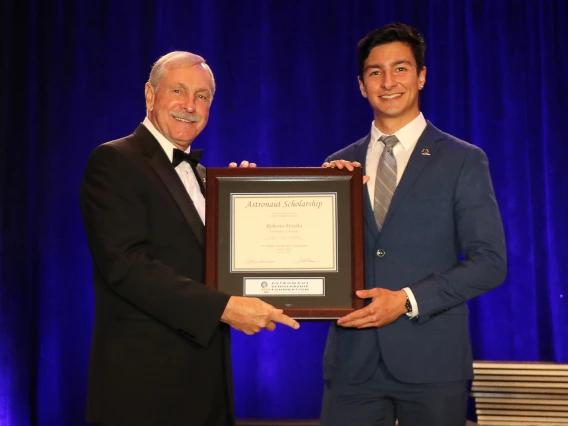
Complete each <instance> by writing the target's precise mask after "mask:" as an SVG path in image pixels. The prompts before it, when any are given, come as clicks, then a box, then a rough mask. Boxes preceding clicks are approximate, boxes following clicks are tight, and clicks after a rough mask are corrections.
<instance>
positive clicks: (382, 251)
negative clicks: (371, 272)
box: [377, 249, 387, 257]
mask: <svg viewBox="0 0 568 426" xmlns="http://www.w3.org/2000/svg"><path fill="white" fill-rule="evenodd" d="M385 254H387V252H386V251H384V250H383V249H378V250H377V256H379V257H383V256H384V255H385Z"/></svg>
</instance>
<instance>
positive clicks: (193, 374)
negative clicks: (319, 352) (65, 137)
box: [80, 52, 299, 426]
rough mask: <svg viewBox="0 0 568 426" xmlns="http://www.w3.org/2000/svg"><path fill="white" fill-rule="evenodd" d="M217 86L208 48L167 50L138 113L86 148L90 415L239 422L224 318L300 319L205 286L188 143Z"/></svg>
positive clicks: (155, 421)
mask: <svg viewBox="0 0 568 426" xmlns="http://www.w3.org/2000/svg"><path fill="white" fill-rule="evenodd" d="M214 92H215V81H214V78H213V74H212V72H211V69H210V68H209V66H208V65H207V64H206V63H205V61H204V60H203V58H201V57H200V56H197V55H194V54H192V53H189V52H172V53H169V54H167V55H165V56H163V57H162V58H160V59H159V60H158V61H157V62H156V64H155V65H154V67H153V68H152V71H151V73H150V79H149V81H148V83H146V87H145V97H146V109H147V117H146V119H145V120H144V122H143V123H142V124H141V125H140V126H138V128H137V129H136V130H135V131H134V133H133V134H132V135H129V136H127V137H124V138H122V139H118V140H115V141H112V142H108V143H105V144H103V145H101V146H99V147H98V148H97V149H95V151H94V152H93V153H92V155H91V157H90V158H89V161H88V164H87V168H86V171H85V176H84V180H83V184H82V187H81V193H80V200H81V210H82V214H83V219H84V223H85V229H86V232H87V238H88V242H89V248H90V250H91V254H92V258H93V272H94V287H95V325H94V329H93V340H92V348H91V361H90V371H89V389H88V404H87V421H89V422H94V423H100V424H102V425H106V426H114V425H117V426H118V425H120V426H128V425H132V426H134V425H136V426H145V425H148V426H150V425H152V426H158V425H159V426H166V425H167V426H177V425H179V426H182V425H183V426H189V425H195V426H197V425H207V426H217V425H219V426H221V425H223V426H225V425H231V424H234V414H233V403H232V380H231V366H230V341H229V326H232V327H234V328H236V329H238V330H242V331H243V332H245V333H247V334H253V333H256V332H258V331H260V330H261V329H263V328H266V329H268V330H273V329H274V327H275V323H276V322H280V323H283V324H286V325H288V326H290V327H293V328H298V327H299V325H298V323H297V322H296V321H294V320H292V319H291V318H289V317H287V316H285V315H283V314H282V311H281V310H278V309H275V308H274V307H272V306H270V305H268V304H266V303H264V302H262V301H261V300H259V299H254V298H243V297H234V296H233V297H230V296H228V295H226V294H223V293H221V292H219V291H216V290H214V289H212V288H210V287H206V286H205V285H203V281H204V271H205V257H204V230H205V228H204V217H205V200H204V197H203V181H202V178H201V177H202V175H203V170H204V168H203V166H201V165H199V164H198V162H199V155H196V154H199V153H196V152H190V146H191V143H192V142H193V140H195V138H196V137H197V136H198V135H199V133H201V131H202V130H203V129H204V127H205V126H206V124H207V120H208V117H209V109H210V106H211V101H212V99H213V94H214Z"/></svg>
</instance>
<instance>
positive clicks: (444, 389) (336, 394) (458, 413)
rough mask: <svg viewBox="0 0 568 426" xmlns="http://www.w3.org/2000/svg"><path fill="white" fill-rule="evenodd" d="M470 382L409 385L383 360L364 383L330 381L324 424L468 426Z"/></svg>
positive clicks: (322, 419)
mask: <svg viewBox="0 0 568 426" xmlns="http://www.w3.org/2000/svg"><path fill="white" fill-rule="evenodd" d="M466 411H467V382H466V381H459V382H442V383H429V384H409V383H402V382H399V381H398V380H396V379H395V378H394V377H393V376H392V375H391V374H390V373H389V372H388V370H387V369H386V366H385V364H384V363H383V361H382V360H381V361H379V365H378V366H377V368H376V370H375V372H374V374H373V376H372V377H371V378H370V379H369V380H367V381H366V382H364V383H358V384H346V383H337V382H334V381H333V380H331V381H326V384H325V390H324V396H323V404H322V413H321V426H351V425H353V426H355V425H356V426H394V424H395V421H396V419H398V423H399V426H464V425H465V424H466Z"/></svg>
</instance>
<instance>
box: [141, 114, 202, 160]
mask: <svg viewBox="0 0 568 426" xmlns="http://www.w3.org/2000/svg"><path fill="white" fill-rule="evenodd" d="M142 124H143V125H144V126H146V128H147V129H148V130H149V131H150V133H152V135H153V136H154V137H155V138H156V140H157V141H158V142H159V143H160V146H161V147H162V149H163V150H164V152H165V153H166V155H167V156H168V159H169V160H170V163H171V162H172V160H173V158H174V148H175V146H174V144H173V143H171V142H170V141H169V140H167V139H166V137H165V136H164V135H162V134H161V133H160V132H159V131H158V129H156V128H155V127H154V125H153V124H152V122H151V121H150V120H149V119H148V117H146V118H144V121H143V122H142ZM189 151H191V145H190V146H188V147H187V149H186V150H185V152H189Z"/></svg>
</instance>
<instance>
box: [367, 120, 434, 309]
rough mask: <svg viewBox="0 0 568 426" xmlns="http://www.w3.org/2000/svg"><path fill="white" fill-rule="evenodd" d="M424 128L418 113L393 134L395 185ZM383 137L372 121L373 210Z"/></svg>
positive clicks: (369, 160)
mask: <svg viewBox="0 0 568 426" xmlns="http://www.w3.org/2000/svg"><path fill="white" fill-rule="evenodd" d="M425 128H426V119H425V118H424V116H423V115H422V113H419V114H418V116H417V117H416V118H415V119H414V120H412V121H411V122H410V123H408V124H407V125H406V126H404V127H403V128H402V129H400V130H399V131H397V132H395V133H394V135H395V136H396V137H397V138H398V140H399V143H397V144H396V145H395V146H394V147H393V154H394V158H395V159H396V184H397V185H398V184H399V182H400V179H401V178H402V174H403V173H404V170H405V169H406V165H407V164H408V160H409V159H410V155H411V154H412V151H414V147H415V146H416V142H418V138H419V137H420V135H421V134H422V132H424V129H425ZM383 135H384V133H383V132H381V131H380V130H379V129H378V128H377V127H376V126H375V122H374V121H373V123H372V125H371V140H370V142H369V148H368V149H367V158H366V159H365V170H366V174H367V176H369V177H370V179H369V181H368V182H367V190H368V191H369V197H370V199H371V206H372V207H373V208H375V178H376V175H377V166H378V165H379V158H381V154H382V153H383V149H384V147H385V144H384V143H382V142H380V141H379V138H380V137H381V136H383ZM387 136H390V135H387ZM403 290H404V292H405V293H406V295H407V296H408V299H409V300H410V304H411V305H412V313H409V314H407V315H408V316H409V317H411V318H415V317H417V316H418V304H417V303H416V298H415V297H414V294H413V293H412V290H410V288H408V287H405V288H403Z"/></svg>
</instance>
